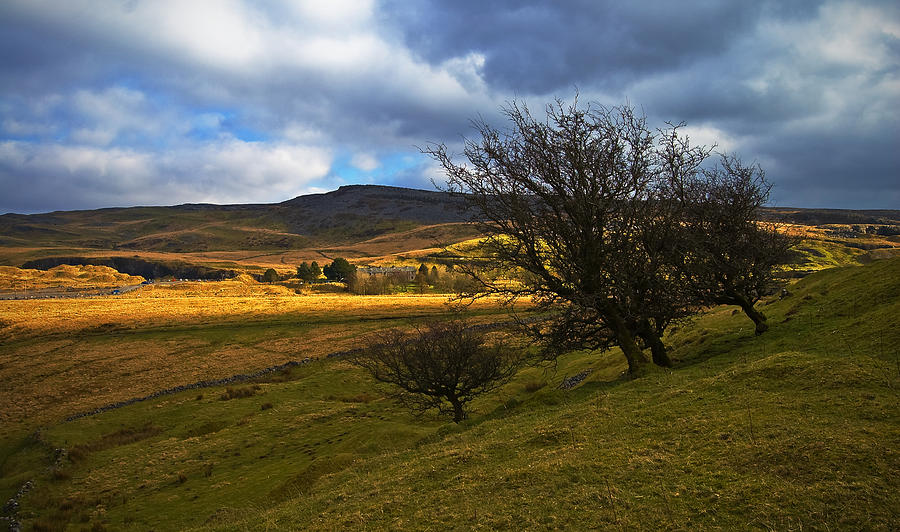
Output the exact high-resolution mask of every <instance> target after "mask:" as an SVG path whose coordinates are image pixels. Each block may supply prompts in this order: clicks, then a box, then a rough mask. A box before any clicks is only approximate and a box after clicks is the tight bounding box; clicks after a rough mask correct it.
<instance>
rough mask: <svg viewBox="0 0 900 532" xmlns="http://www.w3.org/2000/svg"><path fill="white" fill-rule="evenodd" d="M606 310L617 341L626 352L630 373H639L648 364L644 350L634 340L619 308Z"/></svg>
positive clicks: (623, 351) (608, 321)
mask: <svg viewBox="0 0 900 532" xmlns="http://www.w3.org/2000/svg"><path fill="white" fill-rule="evenodd" d="M605 310H606V312H605V313H604V314H605V317H606V319H607V323H608V325H609V327H610V328H611V329H612V331H613V334H615V335H616V343H618V344H619V347H620V348H621V349H622V353H624V354H625V359H626V360H627V361H628V373H630V374H631V375H639V374H640V373H641V369H642V368H643V367H644V366H645V365H646V364H647V359H646V358H645V357H644V352H643V351H641V349H640V348H639V347H638V345H637V342H635V341H634V335H632V334H631V330H629V329H628V326H627V325H626V324H625V320H623V319H622V317H621V316H620V315H619V312H618V310H617V309H609V308H608V309H605Z"/></svg>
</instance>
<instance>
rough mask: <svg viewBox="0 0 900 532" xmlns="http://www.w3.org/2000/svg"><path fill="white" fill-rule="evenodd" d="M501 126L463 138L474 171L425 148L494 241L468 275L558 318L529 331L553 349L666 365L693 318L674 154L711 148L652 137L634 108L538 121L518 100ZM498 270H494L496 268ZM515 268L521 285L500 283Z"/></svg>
mask: <svg viewBox="0 0 900 532" xmlns="http://www.w3.org/2000/svg"><path fill="white" fill-rule="evenodd" d="M503 111H504V113H505V115H506V117H507V118H508V119H509V121H510V123H511V127H509V128H508V129H504V130H500V129H497V128H495V127H493V126H492V125H490V124H488V123H486V122H485V121H483V120H478V121H476V122H475V128H476V130H477V132H478V134H479V136H480V138H479V139H475V140H466V142H465V147H464V156H465V158H466V159H467V161H468V163H462V164H458V163H457V162H455V161H454V160H453V158H452V156H451V154H450V153H449V152H448V149H447V147H446V146H444V145H436V146H430V147H428V148H427V149H426V150H425V152H426V153H429V154H431V155H432V156H433V157H434V158H435V159H436V160H437V161H438V162H439V163H440V165H441V166H442V167H443V169H444V171H445V172H446V174H447V177H448V188H449V190H450V191H451V192H454V193H463V194H465V196H464V197H465V198H466V199H467V200H468V201H469V202H470V204H471V206H472V207H474V209H473V210H474V212H476V213H477V215H476V217H475V219H474V220H473V221H474V222H475V223H476V224H478V225H479V226H480V229H481V230H482V231H484V232H485V233H486V234H488V235H489V236H488V238H487V240H486V242H485V245H484V249H485V251H486V252H487V255H488V256H489V260H486V261H484V262H483V263H482V264H480V265H479V266H480V267H475V268H472V269H470V270H469V271H470V273H471V274H472V275H473V276H474V277H475V278H476V279H477V280H478V282H479V284H480V286H479V290H480V291H481V292H483V293H500V294H504V295H506V296H508V297H510V298H518V297H522V296H528V297H531V298H533V300H535V301H536V302H537V303H538V304H539V305H541V306H543V307H544V308H546V309H550V310H553V311H554V313H553V316H554V318H553V319H552V320H551V322H550V323H549V325H548V324H543V325H541V326H538V327H534V328H533V331H532V332H534V333H535V334H536V335H538V336H539V337H540V338H542V339H543V340H545V345H546V346H547V347H548V349H550V350H552V349H557V350H559V349H568V348H572V347H591V348H599V347H610V346H612V345H617V346H619V347H620V348H621V349H622V352H623V353H624V354H625V358H626V359H627V361H628V366H629V370H630V371H631V372H632V373H635V372H638V371H639V370H640V369H641V367H642V366H643V365H644V364H645V363H646V362H647V359H646V357H645V355H644V353H643V349H644V348H651V351H652V356H653V360H654V361H655V362H656V363H658V364H661V365H669V364H670V363H671V361H670V360H669V357H668V355H667V353H666V350H665V346H664V345H663V343H662V340H661V336H662V333H663V332H664V330H665V327H666V326H668V325H669V324H670V323H672V322H673V321H674V320H677V319H679V318H681V317H684V316H686V315H687V314H689V313H690V312H691V311H692V304H693V300H692V299H691V297H690V296H691V295H690V293H689V291H688V290H686V289H685V286H684V284H683V282H682V280H681V279H680V272H679V270H678V269H677V268H676V267H675V265H674V264H673V263H672V261H671V259H670V257H671V254H672V253H673V242H672V240H671V235H672V233H673V232H674V231H677V225H678V221H677V219H676V218H675V216H677V215H678V209H677V208H675V207H673V206H672V204H671V202H668V201H667V200H668V198H667V197H666V196H665V194H666V193H667V191H668V188H667V186H666V185H667V184H668V183H669V182H670V181H671V179H670V178H669V175H668V173H670V172H671V171H672V168H673V167H672V165H671V164H667V160H666V158H665V157H664V154H665V152H666V150H670V151H672V150H674V151H675V153H673V154H671V155H673V156H674V157H676V158H680V159H689V160H695V159H696V160H701V161H702V159H703V158H704V157H705V153H708V151H706V150H703V149H699V148H692V147H691V146H690V145H688V144H687V143H686V142H683V143H678V142H675V143H673V142H668V143H666V139H668V138H671V135H669V136H666V135H661V137H660V140H659V142H658V139H657V137H656V136H655V135H654V134H653V133H652V132H651V131H650V129H649V128H648V126H647V125H646V119H645V118H644V117H642V116H638V115H637V114H636V113H635V112H634V110H633V109H632V108H630V107H627V106H625V107H614V108H604V107H591V106H588V107H579V106H578V104H577V101H576V103H574V104H572V105H567V104H564V103H563V102H561V101H559V100H558V101H557V102H556V103H555V104H553V105H550V106H548V107H547V109H546V118H545V119H537V118H535V117H534V116H532V114H531V113H530V112H529V110H528V109H527V107H525V106H524V105H522V104H518V103H512V104H510V105H508V106H507V107H505V108H504V109H503ZM491 270H494V271H491ZM498 272H517V273H518V277H519V278H520V280H521V283H520V284H518V285H516V284H511V283H508V282H505V281H503V280H502V279H501V280H500V281H499V282H498V281H497V280H496V279H498V278H499V277H500V276H498V275H497V273H498Z"/></svg>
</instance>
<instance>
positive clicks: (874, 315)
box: [2, 259, 900, 530]
mask: <svg viewBox="0 0 900 532" xmlns="http://www.w3.org/2000/svg"><path fill="white" fill-rule="evenodd" d="M898 278H900V259H892V260H885V261H876V262H874V263H872V264H871V265H868V266H862V267H845V268H836V269H830V270H826V271H823V272H820V273H816V274H812V275H809V276H807V277H805V278H804V279H803V280H801V281H800V282H798V283H797V284H796V285H794V286H793V287H792V295H791V296H789V297H787V298H785V299H781V300H779V299H772V300H768V301H766V304H765V305H764V307H763V308H764V309H765V312H766V313H767V315H769V319H770V322H771V323H772V324H773V328H772V330H771V331H769V332H768V333H766V334H765V335H763V336H759V337H757V336H754V335H753V334H752V332H751V327H749V326H748V324H749V322H748V321H747V320H746V318H744V317H743V316H742V315H736V314H734V313H733V312H732V311H731V309H728V308H720V309H714V310H712V311H710V312H708V313H706V314H705V315H703V316H701V317H700V318H698V319H697V320H696V321H695V322H694V323H692V324H691V325H690V326H688V327H684V328H682V329H681V330H679V331H676V332H675V333H674V334H672V335H671V336H670V337H669V338H668V342H669V343H670V344H671V345H672V346H673V348H674V355H675V357H676V360H677V362H678V367H677V368H676V369H675V370H673V371H657V372H655V373H651V374H650V375H648V376H646V377H643V378H641V379H637V380H627V379H622V378H621V373H622V371H623V370H624V368H625V363H624V360H623V358H622V357H621V355H620V354H619V353H618V352H616V351H610V352H608V353H598V352H578V353H572V354H571V355H568V356H567V357H564V358H563V359H561V360H560V362H559V364H558V365H557V366H555V367H546V368H530V369H526V370H523V371H522V372H521V373H520V374H519V375H518V376H517V377H516V378H515V379H514V381H513V382H511V383H510V384H509V385H507V386H506V387H504V388H503V389H502V390H500V391H498V392H497V393H494V394H492V395H491V396H489V397H485V398H483V399H481V400H479V401H478V402H477V404H476V405H475V414H474V415H473V416H472V418H471V419H470V420H469V421H467V422H465V423H463V424H462V425H460V426H455V425H453V424H448V423H447V422H446V421H445V420H443V419H439V418H434V417H425V418H415V417H411V416H410V415H409V414H408V413H406V412H405V411H403V410H402V409H398V408H397V407H396V406H395V405H393V404H392V403H391V402H390V401H388V400H386V399H385V398H384V395H383V391H382V390H381V389H380V388H379V387H377V386H374V385H373V384H372V383H371V381H370V380H369V379H368V378H367V377H366V376H365V375H364V374H363V373H361V372H360V371H359V370H357V369H355V368H353V367H352V366H349V365H347V364H346V363H344V362H342V361H340V360H339V359H327V360H322V361H319V362H314V363H310V364H306V365H302V366H300V367H297V368H294V369H293V370H291V371H286V372H282V373H278V374H275V375H272V376H270V377H268V378H261V379H259V380H257V381H255V382H252V383H246V384H241V385H235V386H233V387H231V389H230V390H229V389H228V388H227V387H218V388H208V389H202V390H194V391H186V392H183V393H180V394H174V395H169V396H164V397H161V398H158V399H154V400H150V401H146V402H141V403H137V404H133V405H130V406H127V407H124V408H121V409H116V410H112V411H109V412H106V413H103V414H98V415H94V416H90V417H86V418H81V419H78V420H75V421H72V422H69V423H62V422H61V419H60V418H61V417H62V416H64V415H66V414H68V413H70V412H71V411H72V410H77V409H80V408H82V405H74V406H71V405H69V406H50V405H48V406H46V408H49V409H50V410H51V411H52V415H49V414H43V413H42V414H41V415H40V416H39V419H41V420H42V425H43V428H42V430H41V431H40V432H38V433H36V434H33V435H31V436H26V435H25V434H22V433H21V432H19V431H11V432H8V433H7V434H6V435H5V438H4V442H5V443H4V448H3V478H2V482H3V484H2V488H3V489H4V495H6V494H7V493H9V494H12V493H13V492H15V490H16V489H17V488H18V486H19V485H21V483H22V482H24V481H25V480H26V479H34V487H33V488H32V489H31V490H30V491H28V493H26V494H25V495H24V496H23V497H22V499H21V504H22V510H21V511H20V514H19V515H20V517H21V518H23V519H24V520H25V522H26V523H28V524H29V525H30V526H33V527H34V528H35V529H37V530H54V529H61V528H62V527H64V526H66V525H68V526H69V527H70V528H72V529H74V530H78V529H81V528H85V529H91V528H94V529H97V530H99V529H108V530H113V529H123V530H146V529H149V528H152V529H154V530H176V529H185V528H194V527H198V528H200V529H204V530H206V529H209V530H234V529H248V530H256V529H264V528H269V529H271V528H284V529H318V530H334V529H342V528H370V529H371V528H374V529H396V528H415V529H418V528H467V529H468V528H485V529H496V528H517V529H520V528H529V529H534V528H582V527H587V528H622V529H634V528H671V529H697V528H703V529H707V528H725V529H755V528H758V529H777V530H801V529H867V530H893V529H896V528H897V526H898V520H897V516H898V512H897V510H898V508H900V497H898V495H897V494H898V493H900V484H898V480H897V479H898V478H900V474H898V473H900V456H898V454H897V449H898V448H900V412H898V411H897V409H896V404H897V394H898V390H900V353H898V351H897V347H896V346H898V345H900V327H898V326H897V325H900V324H898V320H897V316H898V315H900V285H898V283H897V282H896V279H898ZM195 297H196V296H195ZM317 297H320V296H311V297H307V299H308V300H314V299H316V298H317ZM183 299H184V300H185V301H189V300H191V299H193V298H191V297H185V298H183ZM235 299H236V300H241V299H242V298H240V297H237V296H236V297H235ZM298 299H302V298H298ZM158 300H159V299H158V298H153V297H144V298H141V297H137V296H136V297H134V298H130V299H120V300H115V303H113V302H112V301H98V305H100V306H102V305H107V306H109V305H113V304H123V305H125V304H132V303H135V302H138V303H140V302H147V301H149V302H152V301H158ZM165 301H168V299H166V300H165ZM277 301H282V300H281V299H279V298H277V297H275V298H274V299H273V303H274V302H277ZM323 301H324V300H323ZM345 301H346V300H345ZM379 301H380V299H379V298H374V299H372V300H371V304H372V306H368V307H367V306H365V305H364V304H361V305H362V306H360V307H358V308H355V309H354V310H349V309H346V307H344V308H343V309H341V310H340V311H335V312H331V313H324V312H316V314H317V315H324V316H327V317H321V318H320V320H321V323H317V324H316V329H317V330H318V329H319V326H326V328H327V326H329V325H331V326H338V325H340V326H341V327H343V326H344V325H347V324H349V323H350V321H351V320H349V319H348V320H347V323H343V322H342V321H341V320H343V319H345V317H346V318H349V316H350V315H354V314H353V313H358V314H356V315H355V318H354V319H353V320H352V323H354V324H357V323H359V322H358V321H357V319H356V318H358V317H359V315H360V314H370V313H371V314H372V317H373V318H374V316H377V315H380V316H381V317H382V318H384V319H385V320H386V321H387V322H389V323H391V322H402V321H404V320H409V319H410V318H411V316H410V315H408V314H405V313H404V312H402V311H399V312H394V311H392V310H390V309H389V308H386V307H385V306H379V304H378V302H379ZM18 303H25V302H18ZM38 303H39V302H38ZM282 304H284V305H286V304H287V303H283V302H282ZM335 304H337V305H339V304H340V302H339V301H338V300H335ZM260 305H262V306H261V307H259V308H257V310H256V311H255V312H256V315H257V316H258V317H260V319H259V321H258V322H256V325H255V326H249V327H248V329H243V328H241V327H240V326H239V323H240V321H241V320H239V319H235V321H234V322H230V321H229V320H231V319H232V317H237V316H240V314H239V313H235V314H228V313H224V314H221V315H219V317H218V318H214V317H208V318H202V319H204V320H205V319H209V320H210V322H209V323H207V324H205V325H197V326H196V329H192V330H190V334H189V335H188V334H184V332H181V331H182V330H181V329H180V328H179V326H178V325H177V324H173V323H172V322H171V321H166V319H165V318H164V317H162V316H158V317H153V318H148V320H147V323H157V324H158V325H157V326H154V327H149V326H145V328H137V329H131V328H130V327H124V328H123V330H122V332H121V333H114V334H113V335H112V336H111V337H110V339H109V340H106V339H104V338H105V337H106V336H107V333H104V334H103V335H99V334H94V333H91V332H89V331H87V330H84V329H77V331H80V332H75V333H71V332H70V333H67V335H68V336H70V337H71V338H73V339H74V341H76V342H78V344H79V345H80V346H82V347H81V348H83V349H86V350H90V352H93V353H103V352H107V351H112V350H113V348H114V347H118V346H119V345H125V346H126V347H127V348H126V349H123V350H122V351H128V352H131V351H134V350H136V349H139V348H138V347H137V346H139V345H141V343H140V342H142V341H146V340H151V339H154V335H158V336H156V338H155V341H156V342H157V343H159V342H160V341H161V340H163V339H164V338H165V339H174V340H172V341H176V342H177V341H184V340H186V339H188V338H192V339H194V340H193V341H194V342H196V343H197V345H196V346H187V345H185V346H182V349H181V351H178V350H177V349H173V351H175V352H181V353H187V352H188V351H193V350H195V349H196V350H199V351H201V352H203V351H205V352H206V353H207V354H206V356H205V357H201V356H198V357H196V358H194V359H193V360H194V361H193V363H187V364H185V365H178V364H179V361H180V360H181V357H178V356H176V357H167V358H155V360H156V363H157V364H159V363H160V362H162V363H166V364H169V363H172V364H175V366H174V367H176V368H179V370H181V369H184V368H185V367H187V366H191V365H193V364H195V363H197V362H198V361H200V360H203V359H204V358H209V357H210V356H213V353H216V352H218V351H219V350H221V351H224V352H225V353H226V354H224V355H222V358H221V361H222V363H223V364H227V361H228V360H234V359H235V358H237V359H243V358H244V357H247V356H253V355H252V353H254V352H255V351H256V350H259V351H263V350H266V347H265V346H270V347H269V349H270V350H271V352H282V353H283V354H284V355H285V358H295V359H296V358H297V357H299V356H300V355H302V354H305V351H304V353H297V352H296V351H295V352H293V353H291V354H287V353H284V352H283V351H282V349H281V348H278V347H272V346H273V344H278V343H279V342H282V341H283V340H284V339H285V338H288V339H289V340H288V341H287V342H285V344H286V343H291V344H292V345H293V346H294V348H295V347H296V345H298V343H301V342H300V340H302V339H303V338H304V336H303V334H304V333H302V332H298V333H297V336H296V337H295V338H297V339H298V341H296V342H294V341H290V338H291V337H290V336H289V333H288V330H289V329H292V327H289V326H288V324H287V323H286V322H281V321H279V319H280V318H275V317H274V316H286V315H290V313H287V314H279V313H277V312H275V313H274V314H271V315H269V317H268V318H265V319H262V318H261V313H262V312H263V310H262V309H266V308H268V307H267V306H266V304H264V303H260ZM416 307H417V308H418V306H416ZM135 308H138V309H141V308H145V309H146V308H149V307H141V306H137V307H135ZM178 308H182V309H187V308H189V305H188V304H185V305H184V306H183V307H178ZM294 308H295V310H293V311H292V312H297V313H298V314H297V316H308V314H300V313H299V310H296V309H297V307H294ZM401 308H402V307H401ZM433 309H434V311H435V312H439V311H440V310H439V309H440V306H439V305H438V304H437V303H435V305H434V307H433ZM345 310H346V316H345V314H344V311H345ZM141 312H148V311H147V310H141ZM485 312H489V310H488V309H485ZM5 315H6V316H8V315H9V314H5ZM416 315H418V313H417V312H416ZM150 316H152V315H150ZM154 320H158V321H154ZM216 320H220V321H221V323H222V325H221V327H220V326H218V325H216V324H215V323H214V322H215V321H216ZM329 320H330V321H329ZM298 321H299V320H298ZM354 326H357V325H354ZM358 326H359V327H361V328H363V329H365V328H368V327H372V326H373V325H372V324H371V321H369V322H362V323H361V324H360V325H358ZM192 327H193V326H192ZM206 328H209V334H206V333H205V332H204V331H205V330H206ZM300 329H301V331H302V328H300ZM340 330H344V329H340ZM225 331H228V332H227V333H226V332H225ZM334 331H335V338H334V339H329V340H328V341H327V342H326V344H327V345H328V346H334V345H347V346H349V345H352V343H353V339H352V338H350V335H349V334H348V335H347V336H346V337H344V336H342V335H341V334H340V333H339V332H338V329H335V330H334ZM185 332H186V331H185ZM19 334H21V335H22V336H21V337H20V338H21V339H20V340H15V341H13V344H14V345H21V346H24V345H26V344H28V343H29V342H34V344H33V345H49V344H51V343H52V342H53V341H54V340H53V339H52V335H51V336H50V337H47V336H46V335H39V336H37V335H35V334H33V333H31V332H25V331H22V332H20V333H19ZM54 334H55V333H54ZM182 334H184V336H181V335H182ZM145 335H147V336H145ZM217 335H224V336H225V338H224V339H221V341H222V343H221V344H218V347H215V348H214V347H213V346H214V345H216V344H215V341H216V339H217ZM179 339H181V340H179ZM57 341H59V340H57ZM165 341H166V340H163V345H166V344H165ZM342 341H345V343H344V344H341V342H342ZM16 342H22V343H21V344H17V343H16ZM122 342H126V343H125V344H122ZM127 342H134V343H127ZM203 342H208V344H203ZM335 342H337V344H335ZM8 345H9V344H8ZM147 345H150V344H147ZM154 345H156V344H154ZM228 345H233V346H235V347H236V348H237V349H238V350H239V351H241V355H240V356H230V355H228V354H227V353H228V348H227V346H228ZM330 349H333V347H329V348H327V349H326V348H324V346H323V349H322V351H319V352H320V353H322V352H324V351H327V350H330ZM166 350H167V349H166V348H165V347H164V348H162V349H161V350H160V352H158V353H157V356H159V355H160V354H163V353H162V351H166ZM311 351H312V352H315V348H313V349H312V350H311ZM55 353H57V358H66V357H60V356H59V354H60V351H55ZM146 356H147V357H149V358H151V359H152V358H153V355H152V353H150V352H147V355H146ZM46 358H47V359H52V358H53V356H52V353H48V354H46ZM75 358H78V359H79V360H80V359H82V358H84V357H83V356H81V355H79V356H77V357H75ZM185 360H186V358H185ZM261 360H265V362H264V363H265V364H268V363H271V362H273V361H275V360H280V359H276V358H264V359H261ZM10 362H11V361H10V359H6V360H4V366H5V365H6V364H9V363H10ZM123 362H124V361H123ZM233 363H234V366H233V367H235V368H238V367H241V368H246V367H247V366H248V364H246V363H245V364H243V365H241V364H240V363H237V362H233ZM107 364H110V365H111V366H110V367H116V364H117V362H116V359H113V360H110V361H109V362H107V363H104V364H103V366H104V367H106V366H107ZM126 365H127V363H126ZM97 369H99V366H98V368H97ZM585 370H592V371H591V373H590V374H589V375H588V377H587V379H586V380H585V381H584V382H583V383H582V384H580V385H579V386H578V387H577V388H575V389H574V390H571V391H567V390H561V389H558V385H559V383H560V382H561V381H562V380H563V379H564V378H565V377H567V376H572V375H575V374H577V373H580V372H582V371H585ZM29 371H31V372H33V373H34V374H35V375H38V374H39V372H38V371H36V368H31V369H29V368H23V369H21V370H20V372H24V373H28V372H29ZM147 372H150V373H147ZM48 373H49V372H48ZM170 373H176V372H175V371H172V370H170V371H169V372H162V373H159V374H155V375H154V374H152V370H151V369H148V368H144V370H142V371H138V373H137V375H138V376H140V375H142V374H144V377H142V379H143V382H144V383H145V384H144V385H146V386H148V387H152V386H165V383H166V382H167V381H166V379H167V378H168V377H166V375H167V374H170ZM130 377H131V376H130V375H122V376H121V380H126V381H129V382H130ZM68 380H72V379H71V378H70V379H68ZM107 380H114V381H118V380H120V379H107ZM180 380H181V381H184V380H190V378H182V379H180ZM4 381H7V378H6V377H4ZM97 382H98V383H100V382H102V380H99V379H98V380H97ZM139 382H141V381H140V380H139ZM127 392H128V393H124V394H121V393H120V396H121V395H128V394H129V393H131V394H137V390H135V389H133V388H129V389H128V390H127ZM92 401H94V399H89V400H87V402H88V403H91V402H92ZM66 402H68V401H66ZM99 402H102V401H99ZM84 406H87V404H85V405H84ZM10 424H11V425H13V426H18V427H19V428H23V427H24V426H25V425H28V430H29V431H32V429H33V425H31V424H30V423H29V422H27V421H25V420H18V421H15V420H12V421H11V422H10ZM23 424H24V425H23ZM54 449H62V451H54Z"/></svg>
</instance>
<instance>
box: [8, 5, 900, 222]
mask: <svg viewBox="0 0 900 532" xmlns="http://www.w3.org/2000/svg"><path fill="white" fill-rule="evenodd" d="M576 88H577V90H578V91H579V93H580V99H581V100H582V101H585V100H589V101H596V102H599V103H601V104H605V105H616V104H622V103H625V102H629V103H631V104H632V105H635V106H638V107H640V108H641V109H643V111H644V113H646V114H647V116H648V118H649V119H650V121H651V123H653V124H656V125H662V124H663V122H664V121H673V122H681V121H684V122H686V123H687V124H688V126H689V132H690V133H691V135H692V139H694V140H695V141H698V142H702V143H707V144H711V143H717V144H718V146H719V148H720V149H721V150H727V151H731V152H736V153H739V154H740V155H741V156H742V157H743V159H744V160H745V161H757V162H759V163H760V164H761V165H762V166H763V167H764V168H765V169H766V171H767V175H768V177H769V178H770V180H771V181H772V182H773V183H774V184H775V190H774V194H773V198H772V199H773V204H775V205H781V206H801V207H845V208H895V209H898V208H900V125H898V124H900V111H898V109H900V4H898V3H897V2H896V1H895V0H888V1H883V2H880V1H829V0H826V1H806V0H791V1H765V0H763V1H753V2H744V1H738V0H735V1H724V0H723V1H716V0H696V1H695V0H688V1H679V2H671V1H659V2H650V1H647V2H620V1H613V0H610V1H600V0H572V1H546V2H526V1H485V0H478V1H468V0H455V1H447V2H438V1H425V0H421V1H416V0H385V1H375V0H372V1H367V0H339V1H338V0H328V1H324V0H311V1H284V2H276V1H265V2H260V1H252V0H247V1H241V0H221V1H202V0H191V1H183V0H147V1H144V0H128V1H125V0H122V1H113V0H109V1H103V0H56V1H44V0H3V1H2V2H0V213H3V212H20V213H30V212H45V211H50V210H58V209H67V210H68V209H85V208H97V207H107V206H130V205H172V204H178V203H186V202H211V203H248V202H277V201H282V200H285V199H289V198H292V197H294V196H297V195H300V194H305V193H310V192H321V191H327V190H332V189H335V188H337V187H338V186H340V185H342V184H349V183H377V184H388V185H399V186H411V187H417V188H428V189H430V188H431V184H430V179H431V178H436V177H439V176H440V174H439V173H438V172H437V171H436V169H435V168H434V166H433V164H432V163H431V162H430V161H429V160H427V159H425V158H424V157H423V156H422V155H420V154H419V152H418V150H417V148H416V146H423V145H425V144H427V143H428V142H445V143H448V144H450V145H453V144H455V143H458V142H459V141H460V139H461V138H462V136H464V135H470V134H471V133H472V132H471V129H470V125H469V120H470V119H471V118H472V117H475V116H478V115H481V116H483V117H485V118H486V119H488V120H497V119H498V113H497V109H498V108H499V107H500V106H501V105H503V104H504V102H507V101H509V100H511V99H513V98H515V99H518V100H524V101H525V102H527V103H528V104H529V105H530V106H531V107H532V108H535V107H537V108H540V107H541V106H542V105H543V104H544V103H545V102H547V101H549V100H550V99H552V98H554V97H561V98H564V99H570V98H571V97H572V96H573V94H574V93H575V90H576Z"/></svg>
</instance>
